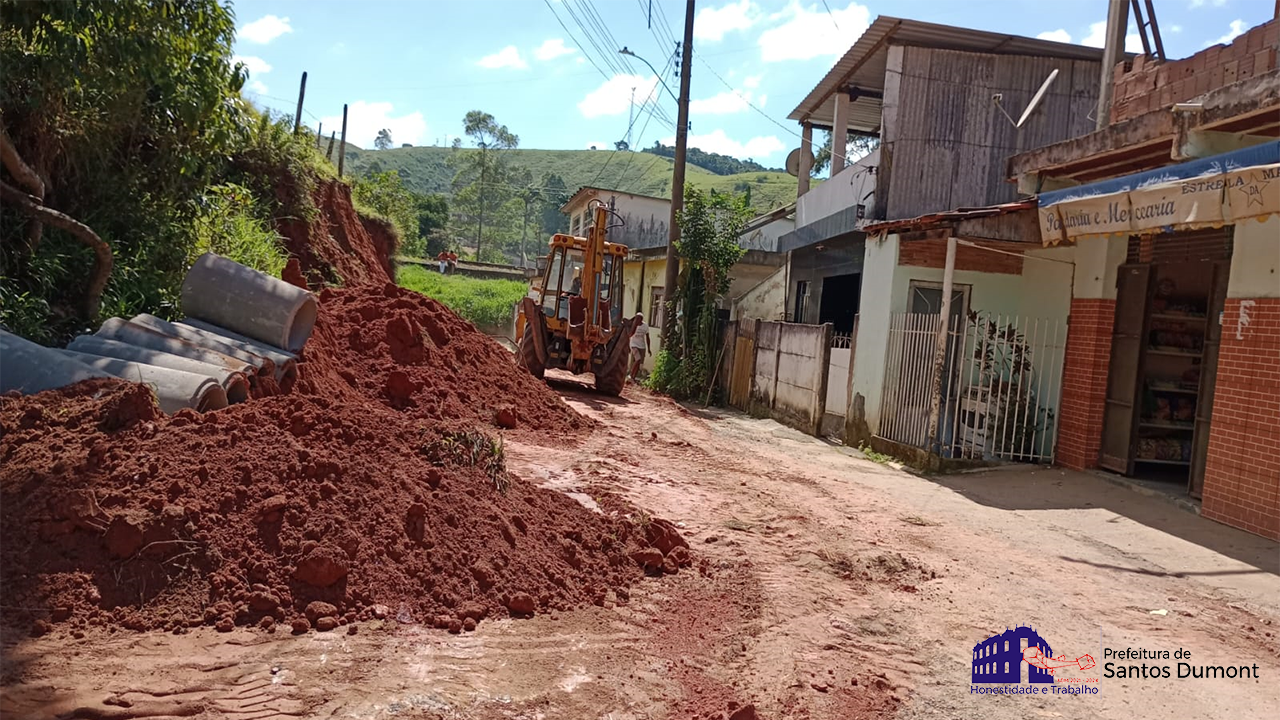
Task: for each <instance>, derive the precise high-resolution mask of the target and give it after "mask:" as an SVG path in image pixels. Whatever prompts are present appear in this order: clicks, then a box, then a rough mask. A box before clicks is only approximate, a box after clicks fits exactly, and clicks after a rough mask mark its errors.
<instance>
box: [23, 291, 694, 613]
mask: <svg viewBox="0 0 1280 720" xmlns="http://www.w3.org/2000/svg"><path fill="white" fill-rule="evenodd" d="M299 368H300V374H301V378H300V380H299V382H298V384H297V386H296V387H295V389H294V392H293V394H292V395H286V396H276V397H268V398H263V399H260V400H254V401H252V402H248V403H242V404H240V405H235V406H232V407H230V408H227V409H225V410H219V411H217V412H212V413H207V414H205V415H199V414H196V413H194V412H191V411H183V412H180V413H177V414H175V415H173V416H171V417H165V416H163V415H161V414H160V413H159V412H158V411H157V410H156V408H155V405H154V403H153V401H152V399H151V395H150V393H149V391H148V390H146V389H145V388H144V387H143V386H140V385H134V384H131V383H125V382H120V381H114V380H100V381H88V382H84V383H80V384H77V385H74V386H71V387H68V388H63V389H61V390H58V391H52V392H46V393H41V394H38V395H34V396H27V397H16V396H7V397H4V398H0V522H2V524H3V527H4V530H5V541H4V542H3V543H0V574H2V575H3V588H4V602H3V603H2V604H3V620H4V625H5V626H7V627H8V628H9V629H19V630H22V631H26V630H31V631H33V632H36V633H40V632H47V631H48V630H49V629H51V627H52V624H54V623H66V624H67V625H68V626H69V627H70V628H71V629H75V628H79V627H83V626H85V625H102V626H105V627H108V628H113V629H114V628H116V627H126V628H133V629H148V628H167V629H174V630H176V631H178V632H181V631H182V630H181V628H185V627H188V626H191V625H193V624H203V623H208V624H213V625H217V626H218V627H219V628H220V629H230V628H232V627H234V626H235V625H250V624H257V625H260V626H262V627H274V626H275V625H276V624H286V625H289V624H291V625H292V626H293V627H294V628H295V629H305V628H306V627H317V628H320V629H329V628H332V627H334V626H336V625H338V624H343V623H348V622H350V621H352V620H355V619H357V618H366V617H371V616H374V617H376V616H390V617H395V618H397V619H399V620H401V621H403V622H417V623H427V624H433V625H436V626H439V627H448V628H452V629H454V630H457V629H459V628H470V627H473V626H474V625H473V622H470V621H474V620H477V619H483V618H485V617H491V616H493V615H495V614H498V615H505V614H513V615H527V614H529V613H530V612H534V613H539V612H544V611H546V610H549V609H555V608H567V607H571V606H576V605H580V604H583V603H588V602H602V601H603V598H604V596H605V594H606V592H607V591H609V590H614V591H615V592H616V593H617V595H618V596H619V597H625V596H626V592H625V587H626V586H627V585H628V584H629V583H630V582H632V581H633V580H635V579H637V578H638V577H639V576H640V575H641V573H642V572H643V569H642V568H643V563H645V562H648V563H649V571H650V572H657V573H660V572H662V571H663V570H662V569H663V568H664V567H665V569H666V570H667V571H668V572H669V571H671V570H675V569H676V567H675V566H676V565H687V564H688V562H689V557H688V549H687V547H685V546H684V545H683V540H682V539H680V538H679V536H678V535H677V534H676V533H675V531H674V529H673V528H671V527H670V526H669V525H666V524H664V523H661V522H660V521H655V522H651V523H650V524H649V525H648V526H647V527H646V528H643V529H642V528H639V527H636V526H634V525H633V524H632V523H631V521H629V520H624V519H621V518H620V516H619V514H617V513H610V514H608V515H601V514H597V513H593V512H591V511H588V510H586V509H585V508H583V507H582V506H580V505H578V504H577V503H576V502H574V501H573V500H571V499H568V498H566V497H565V496H563V495H560V494H558V493H555V492H552V491H548V490H542V489H539V488H536V487H533V486H531V485H529V484H527V483H525V482H523V481H521V480H520V479H519V478H515V477H510V476H508V475H507V474H506V472H505V470H504V469H503V467H502V463H501V456H500V452H495V450H498V451H500V445H497V444H496V443H495V442H494V441H493V439H492V438H493V437H494V436H496V434H497V433H498V432H499V430H498V429H497V428H496V427H495V425H494V423H495V422H496V421H497V416H498V415H499V414H501V415H502V416H503V417H502V420H503V425H509V424H510V421H511V415H512V414H513V415H514V416H515V423H516V425H517V426H518V427H520V428H521V430H519V431H518V432H523V433H533V432H535V431H536V429H538V428H546V430H545V431H539V432H541V433H542V434H543V435H544V436H545V437H547V438H548V439H553V440H555V439H568V438H570V437H571V436H572V434H573V431H574V430H575V429H578V428H582V427H584V426H585V425H586V422H585V421H584V420H582V419H581V418H580V417H579V416H577V415H576V414H575V413H573V411H572V410H570V409H569V408H568V407H567V406H565V405H564V404H563V403H562V402H561V401H560V400H559V398H558V397H557V396H556V395H555V394H554V393H552V392H551V391H550V390H549V389H548V388H546V387H545V386H544V385H543V384H542V383H540V382H537V381H536V380H534V379H533V378H531V377H529V376H528V375H527V374H526V373H524V372H523V371H521V370H519V369H518V368H517V367H516V366H515V364H514V362H513V361H512V358H511V356H510V354H509V353H506V352H505V351H504V350H502V349H501V348H500V347H499V346H497V345H496V344H494V343H493V342H492V341H491V340H489V339H488V338H486V337H484V336H483V335H480V334H479V333H478V332H476V331H475V329H474V328H473V327H472V326H471V325H470V324H469V323H466V322H465V321H463V320H461V319H459V318H457V317H456V316H455V315H453V314H452V313H450V312H449V311H448V310H446V309H444V308H443V307H442V306H440V305H438V304H437V303H435V302H434V301H432V300H429V299H427V298H424V297H421V296H419V295H416V294H414V293H410V292H408V291H403V290H400V289H399V288H396V287H394V286H392V285H387V286H385V287H383V286H378V285H367V286H363V287H359V288H353V289H343V290H329V291H325V293H324V294H323V295H322V300H321V315H320V320H319V322H318V324H317V328H316V333H315V335H314V336H313V338H312V340H311V342H310V343H309V344H308V346H307V349H306V351H305V354H304V357H303V358H302V362H300V364H299ZM500 411H502V412H501V413H500ZM655 548H658V549H656V550H655ZM646 549H647V551H648V552H647V554H646V552H644V551H645V550H646ZM653 552H660V553H662V555H663V556H664V557H663V558H662V562H661V564H660V565H657V564H656V563H655V562H654V559H653V558H652V557H649V556H651V555H652V553H653Z"/></svg>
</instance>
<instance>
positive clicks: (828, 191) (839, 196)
mask: <svg viewBox="0 0 1280 720" xmlns="http://www.w3.org/2000/svg"><path fill="white" fill-rule="evenodd" d="M879 164H880V149H879V148H877V149H875V150H872V151H871V152H870V153H868V154H867V155H866V156H865V157H863V158H861V159H860V160H858V161H857V162H856V163H854V164H852V165H849V166H847V167H846V168H845V169H844V170H841V171H840V173H839V174H838V175H836V176H835V177H833V178H830V179H829V180H826V181H824V182H822V183H821V184H819V185H817V186H815V187H813V188H812V189H811V190H809V192H807V193H805V194H804V195H801V196H800V197H799V198H798V199H797V200H796V222H795V225H796V226H797V227H800V226H804V225H808V224H809V223H812V222H815V221H817V220H821V219H822V218H824V217H827V216H828V215H831V214H833V213H836V212H839V211H840V210H843V209H845V208H847V207H853V206H854V205H858V204H859V203H861V204H863V205H866V207H867V213H866V215H867V217H870V216H871V208H872V206H873V204H874V203H875V197H874V196H873V195H871V196H869V193H873V192H874V190H875V187H876V176H875V174H874V173H873V172H872V171H871V170H870V168H874V167H876V166H877V165H879ZM863 198H866V199H865V200H864V199H863ZM849 229H850V230H852V229H853V228H849Z"/></svg>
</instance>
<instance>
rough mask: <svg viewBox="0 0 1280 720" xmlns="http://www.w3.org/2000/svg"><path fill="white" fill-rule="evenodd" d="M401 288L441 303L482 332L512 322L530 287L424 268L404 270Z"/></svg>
mask: <svg viewBox="0 0 1280 720" xmlns="http://www.w3.org/2000/svg"><path fill="white" fill-rule="evenodd" d="M397 278H398V281H399V283H400V285H401V286H403V287H406V288H408V289H410V290H413V291H414V292H419V293H422V294H423V295H426V296H427V297H429V298H432V299H435V300H438V301H439V302H441V303H443V304H444V306H445V307H447V308H449V309H450V310H452V311H454V312H456V313H458V314H459V315H461V316H462V317H464V318H466V319H467V320H469V321H471V322H472V323H473V324H475V325H477V326H479V327H482V328H490V329H492V328H500V327H504V326H505V325H506V324H507V323H508V322H510V320H511V317H512V314H513V313H514V312H515V305H516V303H518V302H520V300H521V298H523V297H524V296H525V295H526V294H528V292H529V287H528V286H527V285H525V284H524V283H522V282H518V281H515V280H482V279H480V278H471V277H464V276H461V275H441V274H440V273H438V272H436V271H435V270H433V269H430V268H425V267H422V266H420V265H402V266H400V269H399V272H398V273H397Z"/></svg>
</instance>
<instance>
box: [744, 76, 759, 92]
mask: <svg viewBox="0 0 1280 720" xmlns="http://www.w3.org/2000/svg"><path fill="white" fill-rule="evenodd" d="M763 79H764V76H763V75H748V76H747V77H744V78H742V87H744V88H747V89H748V90H754V89H756V88H758V87H760V81H761V80H763Z"/></svg>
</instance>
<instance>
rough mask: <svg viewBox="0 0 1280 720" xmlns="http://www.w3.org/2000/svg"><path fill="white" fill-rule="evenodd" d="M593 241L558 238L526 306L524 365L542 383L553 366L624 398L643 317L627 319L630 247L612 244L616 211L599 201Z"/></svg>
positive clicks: (519, 327) (521, 332)
mask: <svg viewBox="0 0 1280 720" xmlns="http://www.w3.org/2000/svg"><path fill="white" fill-rule="evenodd" d="M596 202H597V204H595V205H594V207H593V211H592V217H593V222H592V225H591V228H590V229H589V230H588V231H587V237H585V238H582V237H575V236H573V235H564V234H556V235H553V236H552V237H551V242H550V247H551V251H550V253H549V254H548V255H547V263H546V271H545V273H544V274H543V276H542V283H541V287H536V286H535V287H533V288H532V289H531V290H530V292H529V296H528V297H526V298H525V299H524V300H522V301H521V303H520V316H519V318H518V319H517V321H516V335H517V337H519V338H520V352H519V353H518V356H519V360H520V365H521V366H523V367H524V368H526V369H527V370H528V371H529V372H530V373H531V374H532V375H533V376H534V377H536V378H542V377H543V375H544V373H545V372H546V369H547V368H559V369H563V370H569V371H571V372H572V373H574V374H575V375H580V374H582V373H588V372H589V373H593V374H595V381H596V389H597V390H599V391H600V392H603V393H607V394H609V395H618V394H620V393H621V392H622V387H623V385H624V384H625V383H626V379H627V356H628V345H629V341H630V339H631V333H632V332H633V331H634V329H635V318H634V317H633V318H630V319H627V320H623V319H622V266H623V262H624V261H625V258H626V256H627V247H626V246H625V245H618V244H615V243H610V242H608V241H607V237H608V230H609V227H608V220H609V215H610V210H609V209H608V208H607V207H606V206H605V205H604V203H602V202H599V201H596Z"/></svg>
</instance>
